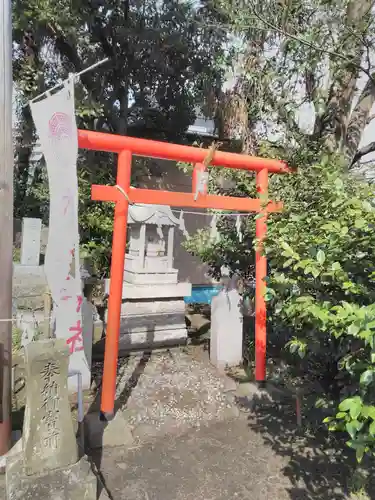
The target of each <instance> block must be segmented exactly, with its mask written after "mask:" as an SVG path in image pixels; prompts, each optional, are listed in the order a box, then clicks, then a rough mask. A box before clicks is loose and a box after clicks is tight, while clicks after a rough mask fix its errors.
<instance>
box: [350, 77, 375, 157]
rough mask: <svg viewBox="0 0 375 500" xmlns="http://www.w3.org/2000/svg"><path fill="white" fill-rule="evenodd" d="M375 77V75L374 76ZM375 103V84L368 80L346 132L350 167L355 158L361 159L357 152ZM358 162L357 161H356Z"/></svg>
mask: <svg viewBox="0 0 375 500" xmlns="http://www.w3.org/2000/svg"><path fill="white" fill-rule="evenodd" d="M374 77H375V74H374ZM374 102H375V83H374V80H372V79H371V78H369V79H368V81H367V83H366V85H365V88H364V89H363V91H362V93H361V95H360V96H359V99H358V102H357V104H356V106H355V108H354V109H353V111H352V113H351V115H350V120H349V125H348V128H347V132H346V137H345V144H344V154H345V157H346V158H347V160H348V163H349V165H351V164H352V163H353V160H354V158H356V159H359V158H358V155H356V152H357V150H358V146H359V143H360V141H361V137H362V134H363V131H364V129H365V127H366V125H367V121H368V119H369V116H370V113H371V109H372V106H373V104H374ZM356 161H357V160H356Z"/></svg>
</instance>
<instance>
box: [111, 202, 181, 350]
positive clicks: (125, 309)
mask: <svg viewBox="0 0 375 500" xmlns="http://www.w3.org/2000/svg"><path fill="white" fill-rule="evenodd" d="M176 228H181V221H180V220H179V219H177V218H176V217H175V216H174V215H173V213H172V211H171V209H170V207H168V206H161V205H143V204H142V205H141V204H139V205H131V206H129V214H128V233H129V241H128V252H127V254H126V258H125V268H124V284H123V304H122V308H121V327H120V350H127V349H130V348H141V347H145V346H165V345H171V344H178V343H183V342H185V341H186V339H187V329H186V323H185V302H184V297H187V296H190V295H191V284H190V283H178V271H177V269H174V268H173V244H174V231H175V229H176ZM109 281H110V280H107V282H106V293H107V294H108V293H109Z"/></svg>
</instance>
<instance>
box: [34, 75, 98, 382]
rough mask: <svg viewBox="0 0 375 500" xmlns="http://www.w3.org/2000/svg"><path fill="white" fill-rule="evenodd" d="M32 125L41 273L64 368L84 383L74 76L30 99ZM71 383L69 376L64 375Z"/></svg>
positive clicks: (87, 372)
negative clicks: (44, 222) (42, 194)
mask: <svg viewBox="0 0 375 500" xmlns="http://www.w3.org/2000/svg"><path fill="white" fill-rule="evenodd" d="M30 107H31V112H32V116H33V120H34V123H35V127H36V131H37V134H38V136H39V140H40V144H41V148H42V151H43V154H44V158H45V161H46V164H47V172H48V183H49V196H50V213H49V232H48V245H47V250H46V258H45V273H46V277H47V282H48V286H49V288H50V290H51V295H52V300H53V303H54V315H55V334H56V337H57V338H64V339H66V342H67V344H68V346H69V348H70V353H71V355H70V365H69V369H70V370H77V371H80V372H81V373H82V380H83V384H84V386H85V387H87V388H88V387H89V386H90V370H89V366H88V363H87V359H86V356H85V352H84V345H83V325H82V308H81V306H82V301H83V296H82V286H81V277H80V269H79V267H80V266H79V232H78V181H77V156H78V139H77V125H76V121H75V108H74V82H73V79H70V80H68V81H67V82H66V83H65V84H64V87H63V88H62V89H61V90H60V91H58V92H56V93H55V94H53V95H48V94H47V97H46V98H45V99H43V100H42V101H39V102H36V103H30ZM70 383H72V386H73V384H74V383H75V377H71V378H70Z"/></svg>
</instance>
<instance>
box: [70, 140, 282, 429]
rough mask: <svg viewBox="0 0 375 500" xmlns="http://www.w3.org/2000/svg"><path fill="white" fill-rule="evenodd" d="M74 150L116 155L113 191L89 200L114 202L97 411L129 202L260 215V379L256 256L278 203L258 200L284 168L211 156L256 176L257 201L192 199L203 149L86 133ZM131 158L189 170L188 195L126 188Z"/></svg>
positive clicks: (109, 397) (111, 380)
mask: <svg viewBox="0 0 375 500" xmlns="http://www.w3.org/2000/svg"><path fill="white" fill-rule="evenodd" d="M78 144H79V147H80V148H83V149H91V150H96V151H107V152H111V153H117V154H118V163H117V178H116V183H117V184H116V185H115V186H99V185H93V186H92V199H93V200H97V201H109V202H114V203H115V204H116V205H115V214H114V224H113V241H112V263H111V274H110V291H109V300H108V321H107V330H106V341H105V354H104V370H103V384H102V396H101V412H102V414H103V415H104V416H105V418H106V419H107V420H110V419H111V418H113V416H114V401H115V393H116V375H117V361H118V348H119V333H120V315H121V303H122V287H123V275H124V261H125V250H126V231H127V219H128V207H129V203H147V204H158V205H169V206H172V207H173V206H174V207H190V208H211V209H220V210H235V211H241V212H262V216H261V217H258V218H257V219H256V222H255V224H256V238H257V240H258V245H257V248H256V261H255V262H256V267H255V278H256V286H255V378H256V380H258V381H264V380H265V378H266V303H265V299H264V292H265V278H266V275H267V260H266V257H265V255H264V254H263V252H262V241H263V240H264V238H265V236H266V232H267V213H268V212H279V211H281V210H282V206H283V205H282V203H273V202H268V204H267V205H266V206H264V201H262V197H266V196H267V192H268V173H279V174H281V173H290V172H291V170H290V169H289V168H288V166H287V165H286V164H285V163H284V162H282V161H279V160H273V159H267V158H258V157H252V156H245V155H241V154H235V153H226V152H223V151H215V152H214V153H213V155H212V158H211V161H210V166H220V167H226V168H235V169H240V170H249V171H255V172H256V184H257V192H258V194H259V198H257V199H249V198H236V197H229V196H217V195H210V194H207V190H204V191H203V193H200V194H199V196H198V197H197V196H196V195H195V193H196V188H197V182H198V181H197V177H198V175H199V172H202V170H205V168H206V167H205V165H204V164H203V162H205V161H206V159H207V156H208V151H207V149H202V148H196V147H191V146H183V145H178V144H170V143H164V142H158V141H151V140H146V139H137V138H134V137H126V136H119V135H112V134H104V133H99V132H91V131H86V130H79V131H78ZM132 155H137V156H148V157H152V158H160V159H165V160H175V161H180V162H186V163H192V164H194V165H195V168H194V173H193V186H192V187H193V189H192V193H176V192H170V191H159V190H154V189H137V188H133V187H131V186H130V177H131V161H132Z"/></svg>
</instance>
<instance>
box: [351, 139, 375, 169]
mask: <svg viewBox="0 0 375 500" xmlns="http://www.w3.org/2000/svg"><path fill="white" fill-rule="evenodd" d="M373 151H375V141H373V142H370V144H367V146H364V147H363V148H361V149H359V150H358V151H357V152H356V154H355V155H354V157H353V159H352V161H351V163H350V166H349V168H351V167H353V165H355V163H357V162H358V161H359V160H360V159H361V158H362V157H363V156H366V155H368V154H369V153H372V152H373Z"/></svg>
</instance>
